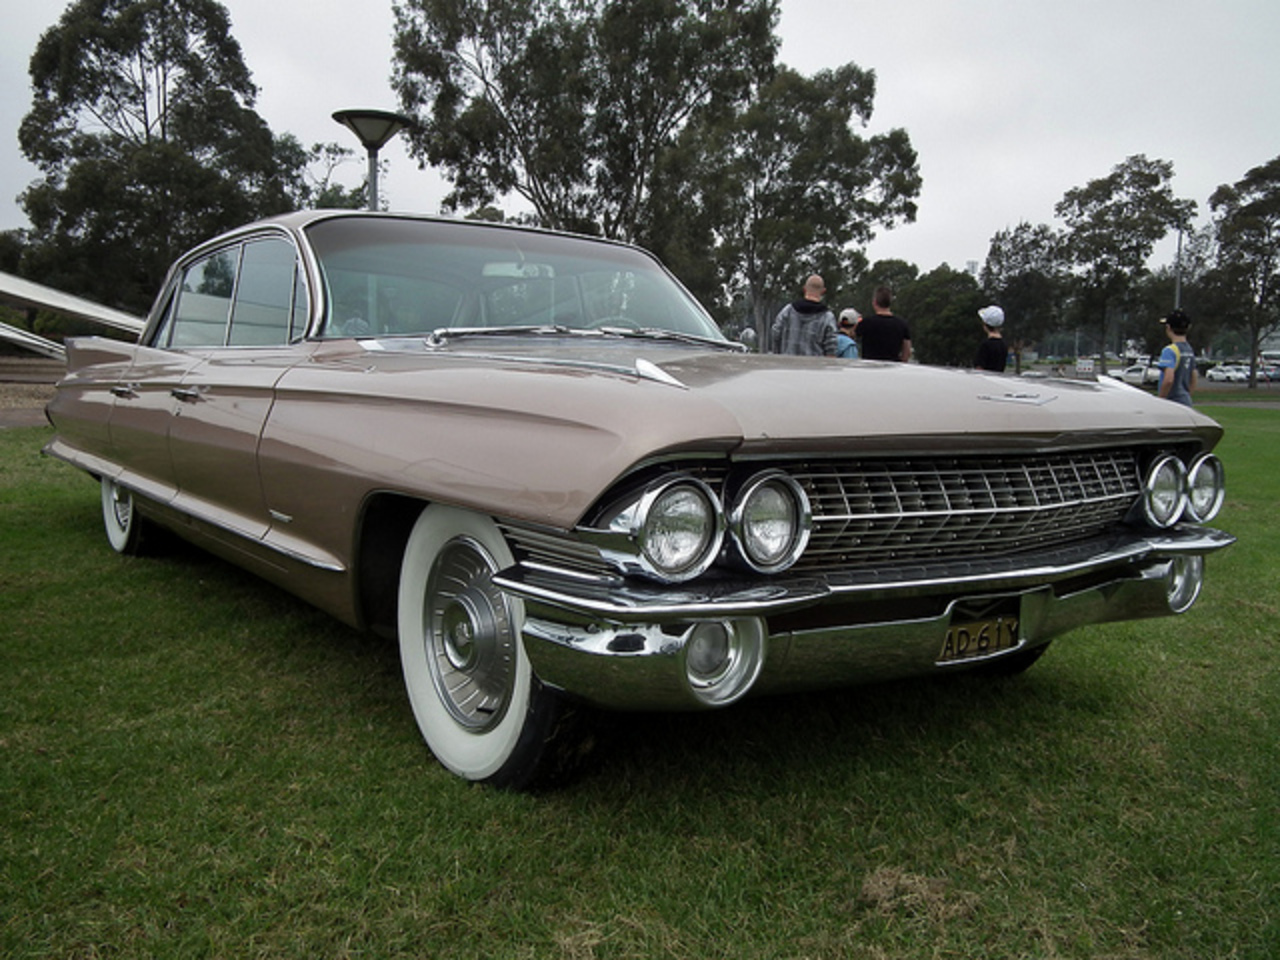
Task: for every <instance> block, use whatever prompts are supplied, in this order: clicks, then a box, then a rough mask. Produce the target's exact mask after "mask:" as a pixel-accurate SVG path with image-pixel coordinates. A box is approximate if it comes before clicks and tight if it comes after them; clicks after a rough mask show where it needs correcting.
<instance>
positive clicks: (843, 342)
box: [836, 307, 862, 360]
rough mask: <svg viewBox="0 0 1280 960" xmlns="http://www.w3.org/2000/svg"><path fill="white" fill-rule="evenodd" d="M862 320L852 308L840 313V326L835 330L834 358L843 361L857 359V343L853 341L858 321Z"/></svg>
mask: <svg viewBox="0 0 1280 960" xmlns="http://www.w3.org/2000/svg"><path fill="white" fill-rule="evenodd" d="M861 319H862V314H860V313H859V312H858V311H857V310H855V309H854V308H853V307H846V308H845V309H843V310H841V311H840V325H839V327H837V329H836V356H837V357H840V358H841V359H844V360H857V359H858V341H857V340H855V339H854V335H855V332H856V331H857V329H858V321H859V320H861Z"/></svg>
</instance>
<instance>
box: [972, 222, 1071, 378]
mask: <svg viewBox="0 0 1280 960" xmlns="http://www.w3.org/2000/svg"><path fill="white" fill-rule="evenodd" d="M979 279H980V282H981V285H982V291H983V294H984V295H985V296H986V298H987V299H988V300H990V301H991V302H993V303H996V304H998V305H999V306H1000V307H1001V308H1002V309H1003V310H1004V315H1005V328H1004V337H1005V339H1007V340H1008V341H1009V345H1010V347H1011V348H1012V349H1013V350H1014V353H1015V356H1017V357H1018V358H1019V359H1021V355H1022V350H1023V349H1024V348H1026V347H1028V346H1030V345H1032V344H1034V343H1039V342H1043V340H1044V338H1045V337H1046V336H1048V335H1049V334H1050V333H1053V332H1054V331H1055V330H1056V329H1057V328H1058V327H1059V326H1060V324H1061V322H1062V316H1063V307H1064V301H1065V298H1066V297H1067V294H1068V290H1067V267H1066V264H1065V263H1064V262H1063V259H1062V238H1061V236H1060V235H1059V234H1058V233H1057V232H1056V231H1055V230H1054V229H1053V228H1052V227H1050V226H1048V225H1047V224H1043V223H1040V224H1035V225H1032V224H1030V223H1027V222H1026V221H1023V222H1022V223H1019V224H1018V225H1017V226H1016V227H1014V228H1012V229H1008V230H1000V231H998V232H997V233H996V234H995V235H994V236H993V237H992V238H991V244H990V246H989V248H988V250H987V259H986V260H985V261H984V262H983V265H982V273H981V275H980V278H979Z"/></svg>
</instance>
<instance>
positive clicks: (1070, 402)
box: [266, 340, 1221, 526]
mask: <svg viewBox="0 0 1280 960" xmlns="http://www.w3.org/2000/svg"><path fill="white" fill-rule="evenodd" d="M519 347H520V349H519V350H518V351H517V350H515V349H513V348H512V345H511V344H510V343H497V342H485V343H480V344H477V343H475V342H474V341H464V342H462V343H460V344H457V345H450V346H449V347H447V348H445V349H433V348H429V347H422V346H415V347H407V346H405V345H403V344H397V343H392V344H386V343H381V342H378V341H373V342H369V341H365V342H363V344H359V345H356V346H355V347H354V348H353V346H352V345H351V343H350V342H347V343H346V345H345V347H344V346H343V345H341V344H338V343H333V344H327V345H324V346H323V347H322V348H321V349H320V350H318V351H317V352H316V353H315V354H314V355H313V356H312V357H311V360H310V362H308V363H305V364H301V365H299V366H298V367H296V368H295V369H294V370H292V371H290V372H289V374H288V375H286V376H285V377H284V378H283V379H282V381H281V384H280V386H281V387H282V388H283V389H284V393H286V394H289V393H294V394H301V395H305V396H310V397H314V395H316V394H317V393H321V392H323V393H332V392H333V391H334V390H337V391H339V392H341V393H344V394H347V395H353V394H360V395H361V396H362V398H363V399H364V400H366V401H372V402H374V403H375V404H377V406H378V409H379V410H380V411H381V412H380V415H379V417H378V426H377V428H376V433H377V435H378V436H381V437H386V438H387V440H386V443H385V445H386V446H387V447H388V448H391V447H394V450H395V461H397V463H396V465H395V470H396V471H397V472H398V473H397V476H395V477H390V476H389V477H387V485H396V486H404V487H405V488H406V489H414V490H415V491H416V492H419V493H422V494H425V495H432V494H433V493H435V492H438V493H439V495H441V496H446V495H447V496H448V498H449V499H451V500H455V501H457V502H460V503H462V504H464V505H467V506H472V507H475V508H477V509H486V510H487V511H488V512H494V506H495V504H502V505H503V506H504V508H505V509H504V512H505V513H507V514H508V515H510V516H513V517H518V518H523V519H528V520H531V521H537V522H545V523H552V524H555V525H557V526H570V525H572V524H573V523H574V522H576V521H577V520H578V519H579V518H580V517H581V515H582V513H583V511H585V510H586V509H587V508H588V507H589V506H590V504H591V503H592V502H593V501H594V500H595V499H596V498H598V497H599V496H600V494H601V493H603V492H604V490H605V489H607V488H608V486H609V485H611V484H612V483H614V482H615V481H616V480H617V479H618V478H620V477H622V476H624V475H625V474H626V473H628V472H629V471H631V470H633V469H635V467H636V466H637V465H639V464H642V463H644V462H646V461H651V460H655V459H659V458H671V457H674V456H678V455H684V454H705V455H722V456H730V457H769V456H786V455H792V454H801V453H803V454H806V455H840V454H858V455H877V454H880V455H884V454H893V455H905V454H908V453H912V452H918V453H935V454H936V453H957V454H959V453H975V452H992V453H996V452H1012V451H1024V452H1025V451H1029V450H1052V449H1055V448H1064V447H1066V446H1068V445H1070V446H1081V445H1102V444H1109V443H1119V442H1124V441H1126V440H1134V439H1136V438H1139V437H1141V438H1142V439H1144V440H1147V441H1151V440H1153V439H1158V438H1160V437H1161V436H1164V437H1165V438H1166V439H1168V440H1170V441H1172V440H1174V439H1182V440H1188V439H1192V438H1194V439H1196V440H1198V442H1199V443H1200V444H1201V445H1202V446H1204V447H1205V448H1208V447H1211V446H1212V445H1213V444H1214V443H1215V442H1216V441H1217V439H1218V437H1219V435H1220V433H1221V430H1220V428H1219V427H1218V426H1217V424H1216V423H1214V421H1212V420H1211V419H1209V418H1208V417H1204V416H1202V415H1200V414H1198V413H1196V412H1195V411H1193V410H1191V409H1190V408H1187V407H1184V406H1181V405H1179V404H1175V403H1171V402H1169V401H1165V400H1159V399H1157V398H1155V397H1152V396H1150V395H1149V394H1145V393H1143V392H1142V391H1140V390H1137V389H1135V388H1132V387H1129V386H1126V385H1124V384H1122V383H1119V382H1118V381H1114V380H1112V379H1111V378H1103V380H1102V381H1100V382H1097V383H1094V382H1085V381H1080V382H1076V381H1067V380H1056V379H1047V378H1042V379H1032V378H1022V377H1014V376H1003V375H994V374H987V373H982V372H978V371H970V370H955V369H941V368H933V367H926V366H921V365H915V364H906V365H904V364H897V363H878V362H872V361H837V360H829V359H824V358H801V357H782V356H768V355H763V356H762V355H758V354H747V353H739V352H732V351H728V350H715V349H705V348H703V349H697V348H691V347H687V346H676V345H667V344H653V343H645V342H632V341H622V342H616V343H614V342H604V343H590V342H588V343H574V344H572V349H566V346H565V344H563V343H560V344H549V343H544V342H542V341H541V340H533V341H532V342H529V341H523V340H522V341H521V342H520V344H519ZM336 370H342V371H346V372H347V373H348V374H349V376H347V377H346V378H342V377H334V376H333V375H332V374H333V372H334V371H336ZM289 407H290V404H288V403H284V404H278V405H277V408H276V411H275V412H274V413H273V415H272V421H273V424H274V429H275V430H276V431H278V433H277V436H280V437H283V436H287V435H288V431H290V430H291V429H292V424H290V423H288V422H287V418H288V416H289V413H288V410H289ZM357 409H359V410H364V409H366V404H360V405H358V406H353V407H351V410H352V416H353V417H355V416H357V414H356V412H355V411H356V410H357ZM342 410H343V406H342V405H338V406H337V407H335V408H333V411H332V412H330V413H328V414H327V417H328V419H327V424H328V425H329V427H330V428H331V432H332V435H334V436H340V435H342V433H344V432H346V433H351V434H354V433H355V432H356V431H357V429H359V428H358V427H357V425H356V421H355V420H354V419H353V421H352V424H351V425H350V426H349V427H348V428H347V429H346V430H345V431H344V430H343V429H342V418H343V413H342ZM360 415H361V416H362V415H363V414H360ZM364 430H365V433H366V434H367V433H368V427H367V426H366V427H364ZM271 439H272V438H270V437H268V438H266V440H267V442H271ZM365 440H367V436H366V437H365V438H364V440H362V442H365ZM366 465H369V466H371V465H372V464H369V463H367V462H366ZM389 469H390V468H389ZM441 477H444V478H445V479H446V480H447V483H446V484H445V485H443V486H441V487H440V488H439V490H438V491H433V490H432V489H429V487H430V486H431V484H432V483H433V482H435V480H434V479H433V478H441Z"/></svg>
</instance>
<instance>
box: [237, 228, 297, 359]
mask: <svg viewBox="0 0 1280 960" xmlns="http://www.w3.org/2000/svg"><path fill="white" fill-rule="evenodd" d="M296 273H297V258H296V257H295V255H294V252H293V245H292V244H291V243H289V242H288V241H287V240H283V239H275V238H272V239H268V240H254V241H251V242H249V243H246V244H245V247H244V256H243V257H242V258H241V261H240V281H239V283H238V284H237V285H236V291H235V305H234V306H233V308H232V311H231V332H230V335H229V336H228V338H227V343H228V344H230V345H232V346H256V347H265V346H275V345H278V344H284V343H288V342H289V335H290V321H291V318H292V314H293V309H294V292H295V283H294V277H295V274H296Z"/></svg>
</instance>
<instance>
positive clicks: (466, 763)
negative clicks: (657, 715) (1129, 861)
mask: <svg viewBox="0 0 1280 960" xmlns="http://www.w3.org/2000/svg"><path fill="white" fill-rule="evenodd" d="M513 562H514V559H513V557H512V555H511V550H510V548H509V547H508V546H507V544H506V541H505V540H504V539H503V538H502V534H501V533H499V531H498V528H497V527H496V526H495V525H494V523H493V521H491V520H489V519H488V518H487V517H483V516H480V515H478V514H475V513H471V512H470V511H467V510H461V509H458V508H456V507H447V506H440V505H437V506H430V507H427V508H426V509H425V510H423V511H422V513H421V515H420V516H419V517H418V520H417V522H416V523H415V524H414V527H413V531H412V532H411V533H410V535H409V541H408V544H407V545H406V546H405V552H404V562H403V564H402V565H401V573H400V589H399V604H398V626H399V634H400V660H401V666H402V668H403V670H404V678H405V686H406V687H407V689H408V692H409V702H410V703H411V705H412V706H413V713H414V717H415V718H416V719H417V722H418V728H419V729H420V730H421V731H422V736H423V738H424V739H425V740H426V741H427V746H428V747H430V748H431V752H432V753H434V754H435V756H436V758H437V759H438V760H439V761H440V762H441V763H442V764H443V765H444V766H445V767H447V768H448V769H449V770H451V771H452V772H454V773H456V774H457V775H458V776H460V777H463V778H465V779H467V780H476V781H481V782H484V783H489V784H493V785H494V786H501V787H510V788H514V789H520V788H523V787H528V786H531V785H533V783H534V782H535V780H537V779H539V778H540V776H541V775H542V774H543V773H545V772H546V770H545V766H546V761H547V759H548V756H549V753H550V751H549V746H550V743H551V741H552V739H553V736H554V735H555V733H556V725H557V720H558V716H559V713H560V705H561V704H560V699H559V697H557V696H556V695H555V694H554V693H553V692H551V691H549V690H546V689H544V688H543V687H542V685H541V684H540V683H539V682H538V679H537V677H535V676H534V675H533V671H532V669H531V668H530V666H529V658H528V656H526V654H525V651H524V645H523V643H522V641H521V630H522V628H523V625H524V604H523V603H521V602H520V600H518V599H517V598H514V597H511V596H509V595H508V594H506V593H504V592H503V591H502V590H499V589H498V588H497V587H496V586H494V584H493V579H492V578H493V575H494V574H495V573H496V572H497V571H499V570H501V569H503V568H504V567H507V566H510V565H511V564H512V563H513Z"/></svg>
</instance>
